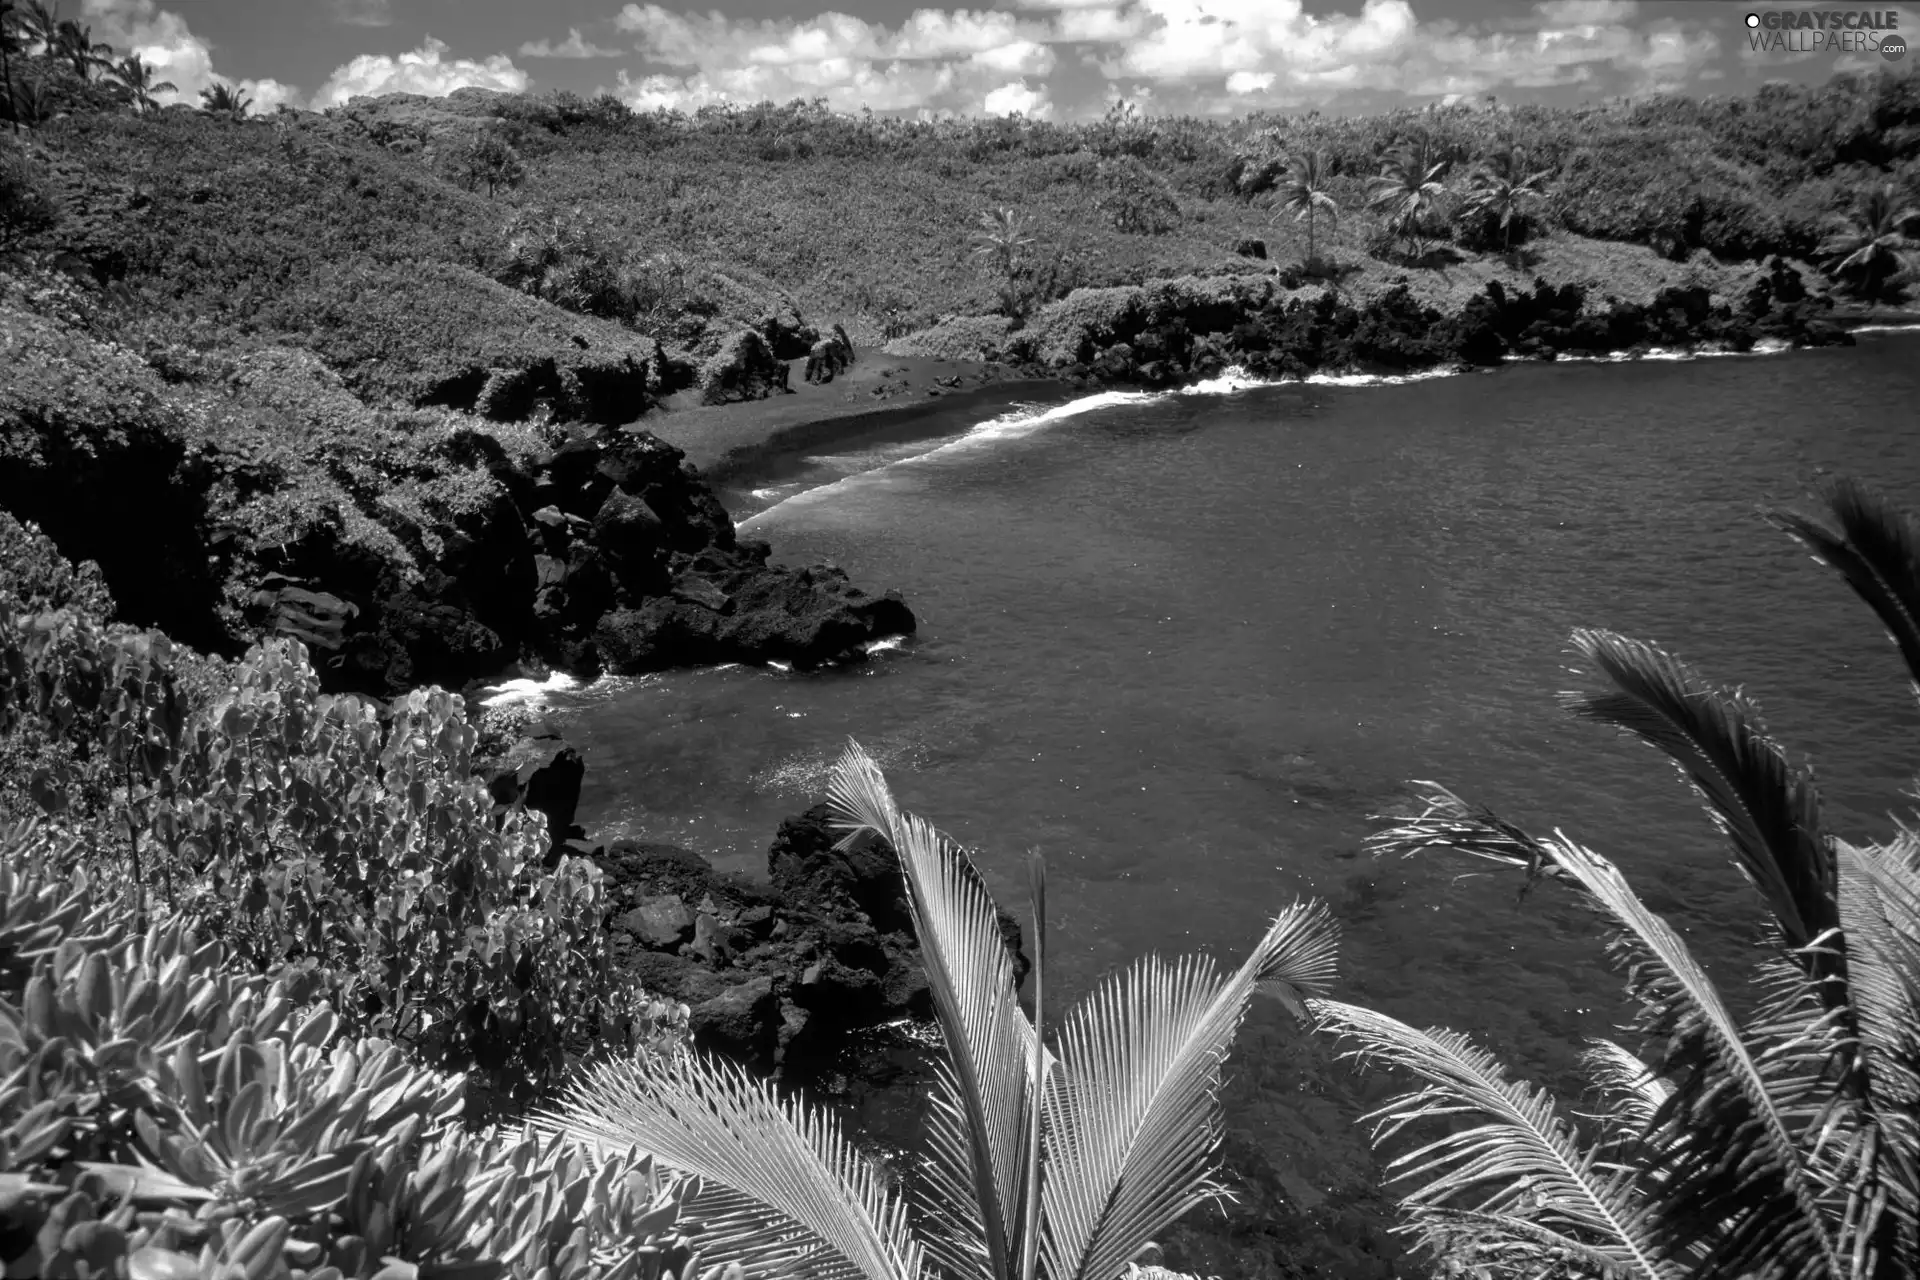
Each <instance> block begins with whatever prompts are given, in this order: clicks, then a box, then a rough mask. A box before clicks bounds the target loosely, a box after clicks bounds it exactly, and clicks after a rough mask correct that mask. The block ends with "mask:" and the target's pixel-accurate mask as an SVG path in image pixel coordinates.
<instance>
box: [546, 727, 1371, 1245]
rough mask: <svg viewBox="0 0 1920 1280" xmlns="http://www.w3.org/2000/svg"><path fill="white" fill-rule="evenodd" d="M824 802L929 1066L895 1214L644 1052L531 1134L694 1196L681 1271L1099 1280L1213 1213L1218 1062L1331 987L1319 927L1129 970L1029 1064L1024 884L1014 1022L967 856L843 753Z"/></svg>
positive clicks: (1297, 919) (878, 1184)
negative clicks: (927, 990)
mask: <svg viewBox="0 0 1920 1280" xmlns="http://www.w3.org/2000/svg"><path fill="white" fill-rule="evenodd" d="M829 796H830V798H831V800H832V803H833V806H834V808H835V810H836V811H837V816H838V818H839V820H840V822H841V823H842V825H843V826H844V827H845V828H846V829H847V830H848V831H849V832H850V834H849V837H848V843H849V844H852V843H855V842H859V841H864V840H868V839H871V838H873V837H875V836H878V837H881V838H884V839H885V840H887V841H888V842H889V843H890V844H891V845H892V847H893V848H894V849H895V850H897V851H898V853H899V857H900V861H901V864H902V867H903V870H904V872H905V876H906V882H907V889H908V897H909V901H910V903H911V905H912V909H913V919H914V928H915V931H916V934H917V936H918V938H919V943H920V949H921V956H922V959H923V961H924V963H925V966H926V972H927V981H928V983H929V985H930V986H931V987H932V991H933V1000H934V1007H935V1010H936V1012H937V1015H938V1018H939V1022H940V1028H941V1031H942V1034H943V1036H944V1043H945V1046H946V1061H945V1062H944V1063H943V1064H942V1066H941V1069H940V1071H939V1074H938V1077H937V1080H936V1083H935V1084H934V1086H933V1089H932V1093H931V1097H930V1098H929V1109H928V1110H929V1130H930V1137H929V1143H928V1150H927V1153H926V1157H927V1160H926V1165H925V1167H924V1169H923V1171H922V1173H921V1175H920V1176H919V1177H917V1178H916V1179H915V1182H914V1186H913V1189H912V1199H913V1208H914V1210H915V1211H916V1212H915V1214H914V1217H913V1219H912V1220H911V1222H910V1219H909V1211H908V1204H907V1203H906V1202H905V1201H904V1200H903V1198H902V1197H901V1196H900V1195H899V1194H898V1193H896V1192H895V1191H894V1190H893V1189H892V1188H891V1187H889V1186H888V1185H887V1183H886V1182H885V1181H884V1180H883V1179H882V1178H881V1177H880V1176H879V1175H878V1173H877V1172H876V1170H874V1169H873V1168H872V1167H871V1166H870V1165H868V1164H867V1163H866V1161H865V1160H864V1159H863V1158H862V1157H861V1156H860V1155H859V1154H858V1153H857V1152H855V1151H854V1150H853V1149H852V1148H851V1147H850V1146H849V1145H848V1144H847V1143H846V1141H845V1140H844V1138H843V1137H842V1136H841V1133H840V1130H839V1127H838V1125H837V1124H836V1123H835V1121H834V1120H833V1118H832V1117H831V1115H830V1114H829V1113H827V1112H825V1111H822V1110H819V1109H816V1108H813V1107H809V1106H807V1105H805V1104H804V1103H803V1102H799V1101H790V1100H785V1099H782V1098H781V1097H780V1096H779V1095H777V1094H776V1093H775V1092H774V1091H773V1089H772V1088H771V1087H770V1086H768V1085H765V1084H761V1083H758V1082H755V1081H752V1080H749V1079H748V1078H747V1077H746V1076H744V1075H743V1074H742V1073H741V1072H740V1071H739V1070H737V1069H736V1068H732V1067H729V1066H725V1065H723V1064H721V1063H719V1062H717V1061H716V1060H714V1059H711V1058H708V1057H705V1056H703V1055H699V1054H694V1053H687V1054H685V1055H678V1056H660V1055H652V1056H646V1057H642V1058H641V1059H639V1060H638V1061H636V1062H633V1063H627V1064H617V1065H607V1066H602V1067H600V1068H598V1069H596V1070H594V1071H593V1072H591V1073H589V1074H587V1075H586V1076H585V1077H583V1078H581V1079H579V1080H577V1081H576V1082H575V1084H574V1085H573V1087H572V1089H571V1090H570V1092H569V1094H568V1096H567V1098H566V1100H565V1102H564V1104H563V1106H562V1108H561V1109H560V1110H558V1111H554V1112H547V1113H544V1114H543V1115H542V1116H541V1117H540V1118H539V1119H538V1120H537V1121H536V1125H537V1126H539V1127H542V1128H545V1129H547V1130H549V1131H552V1132H559V1133H564V1134H566V1135H568V1136H570V1137H571V1138H572V1139H574V1140H575V1141H576V1142H579V1143H582V1144H585V1145H587V1146H590V1147H593V1148H596V1149H598V1150H599V1151H601V1152H609V1151H613V1150H616V1149H617V1150H619V1151H622V1152H624V1151H626V1150H628V1149H629V1148H630V1147H632V1146H634V1145H636V1144H637V1145H638V1146H639V1147H640V1148H641V1149H642V1150H645V1151H647V1152H650V1153H652V1154H654V1155H656V1156H657V1157H658V1158H659V1159H660V1161H661V1162H662V1163H663V1164H665V1165H668V1166H671V1167H675V1168H678V1169H680V1170H682V1171H684V1172H687V1173H692V1174H695V1175H696V1176H698V1177H699V1178H700V1179H701V1183H702V1190H701V1191H700V1192H699V1193H698V1195H697V1196H696V1198H695V1201H694V1202H691V1203H690V1204H689V1213H690V1214H691V1215H692V1216H693V1217H696V1218H698V1219H700V1220H701V1221H703V1222H704V1223H705V1224H706V1227H707V1233H706V1235H705V1236H703V1238H702V1239H701V1242H700V1243H701V1249H702V1258H703V1261H705V1262H708V1263H719V1262H729V1261H735V1260H737V1261H742V1262H746V1261H749V1260H751V1261H752V1262H753V1263H754V1264H755V1265H756V1267H778V1268H780V1269H782V1270H783V1271H784V1270H786V1269H787V1268H791V1269H792V1272H793V1273H795V1274H806V1275H812V1276H819V1277H848V1278H851V1277H856V1276H857V1277H866V1280H920V1277H922V1276H924V1275H926V1274H928V1271H929V1264H930V1263H931V1264H933V1265H934V1266H936V1267H938V1268H939V1269H940V1270H942V1271H945V1272H946V1273H948V1274H951V1275H953V1276H956V1277H960V1276H971V1277H979V1278H980V1280H1033V1278H1034V1277H1035V1276H1036V1275H1037V1274H1038V1272H1039V1271H1040V1269H1041V1267H1042V1265H1043V1264H1044V1268H1045V1272H1046V1274H1047V1275H1048V1276H1049V1277H1058V1278H1059V1280H1068V1278H1069V1277H1086V1278H1088V1280H1112V1278H1113V1277H1116V1276H1118V1275H1120V1274H1121V1272H1122V1271H1123V1270H1125V1268H1126V1266H1127V1264H1128V1262H1129V1261H1130V1260H1131V1259H1132V1258H1133V1257H1134V1256H1135V1255H1136V1254H1137V1253H1138V1252H1139V1250H1140V1249H1141V1248H1142V1247H1143V1246H1144V1245H1146V1244H1147V1243H1148V1242H1149V1241H1150V1240H1151V1239H1152V1238H1153V1236H1154V1235H1155V1233H1157V1232H1159V1231H1160V1230H1161V1229H1162V1228H1164V1227H1166V1226H1167V1225H1169V1224H1170V1223H1172V1222H1173V1221H1175V1220H1176V1219H1177V1218H1179V1217H1180V1216H1181V1215H1182V1214H1184V1213H1185V1212H1186V1211H1187V1210H1189V1209H1191V1208H1193V1207H1195V1206H1197V1205H1200V1204H1203V1203H1206V1202H1207V1201H1208V1200H1210V1199H1212V1198H1213V1197H1214V1196H1215V1195H1217V1194H1218V1193H1219V1185H1218V1184H1217V1183H1216V1182H1215V1180H1214V1177H1213V1169H1214V1157H1215V1152H1216V1151H1217V1148H1218V1145H1219V1140H1220V1129H1219V1119H1218V1089H1219V1082H1220V1061H1221V1058H1222V1057H1223V1056H1224V1054H1225V1052H1226V1049H1227V1047H1228V1045H1229V1044H1230V1042H1231V1041H1232V1038H1233V1036H1234V1033H1235V1031H1236V1030H1237V1028H1238V1026H1239V1023H1240V1020H1241V1018H1242V1016H1243V1014H1244V1012H1245V1010H1246V1007H1247V1004H1248V1002H1249V1001H1250V1000H1251V999H1252V997H1253V994H1254V992H1255V990H1256V989H1257V988H1261V989H1266V990H1269V991H1271V992H1272V993H1273V994H1276V995H1278V996H1280V997H1281V998H1282V999H1283V1001H1285V1002H1288V1003H1290V1004H1292V1005H1293V1006H1294V1007H1295V1008H1299V1007H1300V1006H1299V1003H1298V1002H1299V999H1300V997H1301V996H1303V995H1305V994H1308V993H1313V992H1318V991H1321V990H1324V989H1325V987H1326V985H1327V983H1328V981H1329V980H1330V979H1331V977H1332V971H1333V949H1334V941H1333V925H1332V921H1331V917H1330V916H1329V915H1328V913H1327V912H1326V910H1325V908H1324V907H1321V906H1318V905H1311V906H1310V905H1307V904H1302V903H1295V904H1294V905H1293V906H1291V907H1289V908H1288V909H1287V910H1285V911H1283V912H1281V914H1280V916H1279V917H1278V919H1276V920H1275V921H1274V923H1273V926H1272V927H1271V928H1270V929H1269V930H1268V932H1267V934H1266V936H1265V937H1264V938H1263V939H1261V941H1260V942H1259V943H1258V944H1257V945H1256V946H1255V948H1254V951H1253V954H1252V955H1251V956H1250V957H1249V958H1248V960H1247V961H1246V963H1245V964H1243V965H1242V966H1240V968H1239V969H1238V970H1237V971H1236V972H1234V973H1231V974H1222V973H1220V972H1219V971H1218V970H1217V969H1216V968H1215V967H1214V965H1213V963H1212V961H1210V960H1208V959H1205V958H1201V957H1187V958H1185V959H1182V960H1180V961H1177V962H1174V963H1172V964H1168V963H1166V962H1163V961H1161V960H1159V959H1156V958H1149V959H1146V960H1142V961H1139V962H1137V963H1135V964H1134V965H1133V966H1132V967H1131V968H1130V969H1128V970H1127V971H1125V972H1123V973H1121V974H1120V975H1118V976H1115V977H1112V978H1109V979H1108V980H1106V981H1105V982H1103V983H1102V984H1101V985H1100V986H1099V987H1098V988H1097V989H1096V990H1095V991H1094V993H1093V994H1092V995H1091V996H1089V997H1088V998H1087V999H1086V1000H1085V1001H1083V1002H1082V1003H1081V1004H1080V1005H1079V1006H1078V1007H1077V1008H1075V1009H1074V1010H1073V1011H1071V1012H1069V1013H1068V1014H1067V1015H1066V1017H1065V1018H1064V1019H1062V1020H1061V1025H1060V1029H1059V1032H1058V1034H1057V1035H1056V1036H1055V1037H1054V1038H1053V1043H1052V1045H1051V1046H1049V1045H1048V1043H1047V1037H1046V1035H1045V1032H1046V1031H1047V1030H1048V1029H1049V1027H1048V1025H1047V1023H1046V1021H1045V1019H1046V1018H1047V1017H1048V1016H1050V1015H1051V1014H1052V1010H1051V1008H1049V1007H1048V1006H1047V1004H1046V997H1047V988H1046V985H1045V975H1046V911H1045V874H1044V869H1043V867H1042V864H1041V862H1040V859H1039V856H1038V855H1037V854H1036V855H1033V857H1032V858H1031V859H1030V861H1029V875H1030V883H1031V888H1032V894H1033V900H1034V917H1035V923H1034V932H1033V934H1032V942H1033V953H1034V975H1035V978H1034V1000H1033V1004H1034V1014H1033V1017H1032V1018H1031V1019H1029V1018H1028V1016H1027V1015H1026V1014H1025V1013H1024V1012H1022V1011H1021V1008H1020V1005H1019V1003H1018V1001H1017V999H1016V996H1015V992H1014V987H1013V964H1012V959H1011V957H1010V956H1009V954H1008V950H1007V947H1006V944H1005V942H1004V941H1003V940H1002V938H1001V935H1000V929H999V925H998V923H997V921H996V918H995V913H994V906H993V900H992V898H991V897H990V896H989V895H988V893H987V890H986V885H985V883H984V882H983V881H982V880H981V877H980V874H979V872H978V871H977V870H975V868H974V866H973V864H972V862H971V861H970V860H969V859H968V857H967V855H966V854H965V853H964V852H963V851H962V850H960V849H959V848H958V847H957V846H955V845H954V844H953V843H952V842H951V841H949V840H948V839H947V838H946V837H944V836H942V835H940V834H939V833H938V832H936V831H935V830H934V829H933V828H932V827H931V826H929V825H928V824H927V823H926V822H924V821H922V820H921V819H919V818H917V817H914V816H912V815H909V814H907V813H903V812H902V811H901V810H900V809H899V808H897V807H896V806H895V804H894V800H893V797H892V795H891V794H890V793H889V791H888V789H887V784H886V780H885V779H884V778H883V777H882V776H881V774H880V770H879V767H878V766H877V765H875V764H874V762H873V760H872V758H871V757H869V756H868V755H867V754H866V753H865V752H863V751H861V750H860V748H859V747H858V746H857V745H849V747H848V749H847V752H846V754H845V755H844V756H843V757H842V758H841V760H840V762H839V763H838V765H837V766H836V767H835V769H834V773H833V778H832V781H831V783H830V784H829Z"/></svg>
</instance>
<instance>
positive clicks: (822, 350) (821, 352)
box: [805, 324, 853, 383]
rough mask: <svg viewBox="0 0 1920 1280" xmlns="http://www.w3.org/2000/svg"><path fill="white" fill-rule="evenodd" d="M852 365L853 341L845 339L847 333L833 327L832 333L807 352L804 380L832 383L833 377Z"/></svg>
mask: <svg viewBox="0 0 1920 1280" xmlns="http://www.w3.org/2000/svg"><path fill="white" fill-rule="evenodd" d="M852 363H853V340H852V339H851V338H849V337H847V331H846V330H845V329H843V328H841V327H840V326H839V325H837V324H836V325H834V326H833V332H832V333H830V334H828V335H827V336H826V337H824V338H822V339H820V340H819V341H818V342H816V343H814V344H813V347H812V349H811V350H809V351H808V352H807V368H806V374H805V376H806V380H807V381H808V382H814V383H828V382H832V381H833V379H834V376H835V375H836V374H838V373H840V372H841V371H842V370H844V369H845V368H846V367H847V366H848V365H850V364H852Z"/></svg>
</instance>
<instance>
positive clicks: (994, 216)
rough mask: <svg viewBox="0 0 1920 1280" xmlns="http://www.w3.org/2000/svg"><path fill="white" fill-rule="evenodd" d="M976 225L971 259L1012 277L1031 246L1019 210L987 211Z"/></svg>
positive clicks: (1030, 239) (1031, 241)
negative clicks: (984, 262)
mask: <svg viewBox="0 0 1920 1280" xmlns="http://www.w3.org/2000/svg"><path fill="white" fill-rule="evenodd" d="M1108 114H1109V115H1111V114H1112V113H1111V112H1109V113H1108ZM979 225H980V229H979V230H978V231H976V232H974V233H973V239H974V247H973V256H974V257H976V258H981V259H984V260H986V261H987V262H990V263H991V264H992V265H993V268H994V270H995V271H997V272H999V273H1000V274H1001V275H1002V276H1007V277H1011V276H1012V275H1013V273H1014V272H1015V271H1016V270H1018V269H1019V266H1020V260H1021V258H1022V256H1023V254H1024V252H1025V250H1026V247H1027V246H1028V245H1030V244H1032V243H1033V237H1032V236H1029V235H1024V234H1022V233H1023V232H1025V230H1026V226H1027V224H1026V223H1025V221H1023V220H1022V218H1021V217H1020V214H1019V211H1018V210H1014V209H988V210H986V211H985V212H983V213H982V214H981V215H980V224H979Z"/></svg>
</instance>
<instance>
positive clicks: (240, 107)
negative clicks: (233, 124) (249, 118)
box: [200, 80, 253, 120]
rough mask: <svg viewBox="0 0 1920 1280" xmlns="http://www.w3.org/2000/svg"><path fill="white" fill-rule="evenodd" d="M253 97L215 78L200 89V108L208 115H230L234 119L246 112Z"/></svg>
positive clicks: (251, 103)
mask: <svg viewBox="0 0 1920 1280" xmlns="http://www.w3.org/2000/svg"><path fill="white" fill-rule="evenodd" d="M252 105H253V99H252V98H249V97H248V96H247V95H246V94H245V93H244V92H242V91H241V90H239V89H236V88H234V87H233V86H232V85H230V84H227V83H226V82H224V81H220V80H216V81H214V82H213V84H212V85H210V86H209V87H207V88H205V89H202V90H201V91H200V109H201V110H202V111H204V112H206V113H207V114H208V115H215V116H231V117H233V118H234V119H235V120H238V119H239V118H240V117H242V116H244V115H246V114H247V109H248V108H249V107H251V106H252Z"/></svg>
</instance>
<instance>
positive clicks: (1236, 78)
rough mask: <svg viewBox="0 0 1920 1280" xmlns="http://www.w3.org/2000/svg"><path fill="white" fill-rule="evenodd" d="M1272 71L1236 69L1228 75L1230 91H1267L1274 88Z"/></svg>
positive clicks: (1228, 88) (1228, 89) (1228, 90)
mask: <svg viewBox="0 0 1920 1280" xmlns="http://www.w3.org/2000/svg"><path fill="white" fill-rule="evenodd" d="M1273 78H1274V73H1273V72H1271V71H1236V72H1234V73H1233V74H1232V75H1230V76H1228V77H1227V92H1228V93H1265V92H1266V91H1267V90H1268V89H1271V88H1273Z"/></svg>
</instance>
